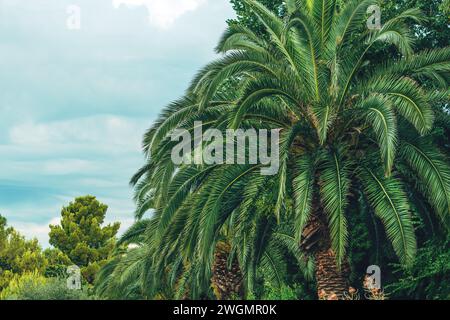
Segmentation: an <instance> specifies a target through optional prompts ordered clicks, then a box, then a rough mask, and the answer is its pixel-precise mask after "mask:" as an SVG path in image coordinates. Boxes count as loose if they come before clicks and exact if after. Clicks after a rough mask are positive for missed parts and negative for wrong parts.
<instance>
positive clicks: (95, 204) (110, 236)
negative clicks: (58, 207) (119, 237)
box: [49, 196, 120, 283]
mask: <svg viewBox="0 0 450 320" xmlns="http://www.w3.org/2000/svg"><path fill="white" fill-rule="evenodd" d="M107 210H108V206H107V205H105V204H102V203H100V202H99V201H98V200H97V199H96V198H95V197H93V196H85V197H79V198H76V199H75V201H74V202H71V203H70V204H69V205H68V206H67V207H63V208H62V211H61V224H60V225H56V226H55V225H50V233H49V237H50V244H51V245H53V246H54V247H56V248H58V249H59V250H61V251H62V252H63V253H64V254H66V255H67V256H68V257H69V259H70V260H71V261H72V262H73V263H74V264H76V265H77V266H79V267H81V268H82V273H83V275H84V277H85V278H86V280H87V281H88V282H90V283H92V282H93V280H94V275H95V273H96V270H97V269H99V268H100V266H101V265H102V264H103V263H104V262H105V261H106V259H108V257H109V254H110V253H111V250H112V249H113V247H114V242H115V236H116V234H117V231H118V230H119V227H120V223H118V222H116V223H114V224H112V225H111V224H109V225H107V226H104V227H102V224H103V223H104V220H105V216H106V211H107ZM93 266H95V268H94V269H95V270H93Z"/></svg>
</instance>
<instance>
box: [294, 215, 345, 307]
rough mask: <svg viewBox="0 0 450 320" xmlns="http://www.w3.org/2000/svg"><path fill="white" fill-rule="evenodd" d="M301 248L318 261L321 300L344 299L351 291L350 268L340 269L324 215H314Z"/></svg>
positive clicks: (307, 227)
mask: <svg viewBox="0 0 450 320" xmlns="http://www.w3.org/2000/svg"><path fill="white" fill-rule="evenodd" d="M300 248H301V250H303V251H304V252H308V253H309V254H310V255H312V256H314V258H315V260H316V281H317V295H318V297H319V298H320V299H327V300H328V299H330V300H332V299H343V298H344V296H345V293H346V292H347V291H348V289H349V285H348V280H347V279H348V274H349V266H348V263H347V262H343V263H342V265H341V266H340V267H338V265H337V262H336V255H335V253H334V252H333V250H332V249H331V241H330V235H329V229H328V226H327V223H326V220H325V219H324V218H323V214H322V215H321V214H318V213H316V214H314V215H313V216H312V217H311V218H310V221H309V222H308V224H307V225H306V227H305V228H304V230H303V232H302V241H301V243H300Z"/></svg>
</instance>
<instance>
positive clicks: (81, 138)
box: [9, 116, 148, 152]
mask: <svg viewBox="0 0 450 320" xmlns="http://www.w3.org/2000/svg"><path fill="white" fill-rule="evenodd" d="M147 125H148V121H141V120H138V119H130V118H125V117H118V116H93V117H84V118H78V119H72V120H63V121H54V122H47V123H35V122H33V121H27V122H24V123H20V124H17V125H16V126H14V127H12V128H11V129H10V131H9V137H10V141H11V143H12V144H13V145H19V146H26V147H29V148H37V147H39V148H40V147H47V148H48V147H51V146H52V145H53V146H54V145H61V144H71V145H76V144H83V145H85V146H86V147H87V146H89V145H91V146H92V145H95V146H96V147H98V148H100V149H101V150H105V149H107V150H109V149H110V148H112V149H115V150H120V151H135V152H136V150H139V148H140V141H141V137H142V134H143V132H144V129H145V127H146V126H147ZM124 149H125V150H124ZM49 151H51V149H49Z"/></svg>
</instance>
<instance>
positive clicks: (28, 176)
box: [0, 0, 233, 246]
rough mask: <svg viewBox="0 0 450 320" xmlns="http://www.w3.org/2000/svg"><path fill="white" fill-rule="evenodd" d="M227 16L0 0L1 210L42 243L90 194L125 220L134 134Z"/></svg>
mask: <svg viewBox="0 0 450 320" xmlns="http://www.w3.org/2000/svg"><path fill="white" fill-rule="evenodd" d="M71 5H75V6H76V7H75V10H74V7H73V6H72V7H71ZM77 8H79V16H80V17H81V20H80V21H81V23H80V29H76V27H77V23H76V17H77V16H78V11H77ZM74 17H75V20H74ZM231 17H233V11H232V9H231V6H230V4H229V3H228V0H95V1H92V0H70V1H66V0H33V1H24V0H0V214H2V215H3V216H5V217H6V218H7V219H8V221H9V223H10V224H11V225H13V226H14V227H16V228H17V229H18V230H20V231H21V232H22V233H23V234H25V235H26V236H27V237H29V238H31V237H37V238H38V239H39V240H40V241H41V243H42V244H43V245H44V246H47V245H48V243H47V241H48V239H47V233H48V224H49V223H55V222H57V219H58V217H59V215H60V210H61V207H62V206H63V205H66V204H67V203H68V202H69V201H70V200H71V199H73V198H74V197H76V196H80V195H86V194H92V195H95V196H97V197H98V198H99V200H100V201H102V202H104V203H106V204H108V205H109V210H108V215H107V220H108V221H117V220H119V221H121V222H122V224H123V227H127V226H129V225H130V224H131V223H132V221H133V210H134V209H133V203H132V201H131V190H130V188H129V186H128V181H129V178H130V176H131V175H132V174H133V173H134V171H135V170H136V169H137V168H138V167H139V166H140V165H141V164H142V163H143V159H142V155H141V152H140V140H141V136H142V134H143V132H144V131H145V129H146V128H147V127H148V126H150V124H151V122H152V120H153V119H155V117H156V116H157V114H158V113H159V111H160V110H161V108H162V107H163V106H164V105H166V104H167V103H168V102H170V101H171V100H174V99H176V98H178V97H179V96H180V95H181V94H182V93H183V91H184V89H185V88H186V86H187V85H188V83H189V81H190V79H191V77H192V76H193V75H194V74H195V72H196V71H197V70H198V69H199V68H200V67H201V66H202V65H204V64H205V63H207V62H208V61H209V60H211V59H212V58H214V52H213V48H214V46H215V44H216V42H217V40H218V38H219V36H220V34H221V32H222V31H223V30H224V28H225V21H226V19H229V18H231ZM74 21H75V22H74ZM74 28H75V29H74Z"/></svg>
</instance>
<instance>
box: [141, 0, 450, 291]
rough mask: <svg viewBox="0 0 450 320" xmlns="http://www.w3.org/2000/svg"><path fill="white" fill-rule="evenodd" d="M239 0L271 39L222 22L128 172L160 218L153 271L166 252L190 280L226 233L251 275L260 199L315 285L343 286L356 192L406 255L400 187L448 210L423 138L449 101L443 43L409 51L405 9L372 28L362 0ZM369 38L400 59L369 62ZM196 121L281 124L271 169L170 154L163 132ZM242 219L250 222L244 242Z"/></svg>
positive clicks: (408, 239) (431, 150)
mask: <svg viewBox="0 0 450 320" xmlns="http://www.w3.org/2000/svg"><path fill="white" fill-rule="evenodd" d="M244 1H245V4H246V5H247V6H249V8H251V10H253V12H254V13H255V15H256V16H257V17H258V18H259V20H260V21H261V23H262V24H263V25H264V27H265V29H266V33H267V34H268V35H270V38H269V39H263V38H261V37H258V36H257V35H255V34H254V33H253V32H252V31H251V30H249V29H248V28H245V27H243V26H241V25H238V24H235V25H232V26H230V27H229V28H228V30H227V31H226V32H225V33H224V35H223V37H222V38H221V40H220V42H219V45H218V47H217V51H218V53H220V54H222V57H220V58H219V59H217V60H216V61H214V62H212V63H210V64H208V65H207V66H206V67H205V68H203V69H202V70H201V71H200V72H199V74H198V75H197V76H196V77H195V79H194V80H193V82H192V84H191V86H190V87H189V90H188V91H187V94H186V96H185V97H184V98H182V99H180V100H179V101H177V102H175V103H173V104H171V105H170V106H168V107H167V108H166V109H165V110H164V111H163V113H162V114H161V116H160V118H159V119H158V120H157V121H156V122H155V124H154V125H153V126H152V127H151V128H150V129H149V131H148V132H147V133H146V135H145V137H144V150H145V153H146V155H147V157H148V158H147V159H148V161H147V163H146V164H145V166H144V167H142V168H141V169H140V170H139V171H138V172H137V173H136V175H135V176H134V177H133V179H132V183H133V184H135V186H136V200H137V204H138V215H142V214H143V213H145V212H146V211H148V210H149V209H154V210H155V215H156V216H157V217H158V221H159V222H158V228H157V229H158V230H157V232H158V235H159V237H158V240H157V243H158V245H157V247H158V249H157V250H156V251H155V252H157V254H156V256H157V257H159V261H156V271H157V272H156V273H155V274H161V273H162V272H163V271H164V270H165V266H166V264H167V263H169V262H170V261H178V263H179V265H180V266H186V265H188V264H189V263H192V265H190V264H189V266H190V268H191V270H194V265H195V270H196V276H195V277H194V278H195V279H196V280H195V283H197V284H202V283H205V281H206V282H209V279H211V270H212V266H213V265H214V262H213V260H214V251H215V245H214V244H217V243H218V241H220V236H221V235H222V234H223V233H224V232H228V235H229V236H230V234H231V235H234V238H235V239H234V241H233V240H232V241H231V243H232V249H231V252H236V256H237V258H238V260H239V264H240V266H241V268H242V269H243V272H244V276H245V277H247V279H252V276H251V273H252V272H253V271H254V268H250V267H248V257H249V256H251V254H250V255H249V251H248V250H247V249H246V248H248V247H251V246H253V245H254V244H255V242H254V241H253V240H255V239H259V240H260V243H261V245H266V240H267V239H265V238H264V234H265V230H264V229H263V230H261V229H259V228H258V224H259V223H260V222H261V221H263V217H264V215H262V214H260V213H258V212H257V210H255V206H254V204H255V203H257V202H258V201H259V200H261V198H264V199H265V200H264V201H267V202H269V203H270V204H271V206H270V208H272V210H271V211H272V212H271V214H272V215H273V217H275V221H276V222H279V223H281V222H284V223H287V224H288V225H290V226H291V227H292V228H293V230H294V231H293V235H294V239H295V242H296V244H297V248H296V249H298V250H301V251H302V252H303V253H307V254H309V255H310V256H311V257H314V260H315V262H316V280H317V289H318V293H320V295H321V296H324V295H325V296H329V295H338V296H342V295H344V293H345V291H346V290H347V288H348V283H347V275H346V271H347V270H348V268H347V263H346V256H347V252H346V250H347V243H348V235H349V232H348V228H347V218H346V215H347V209H348V204H349V199H350V198H351V197H352V195H354V194H357V193H358V192H360V191H363V193H364V195H365V197H364V201H366V202H367V204H368V205H369V206H370V207H371V208H372V210H373V212H374V213H375V215H376V216H377V217H378V218H379V219H380V220H381V222H382V223H383V225H384V226H385V230H386V235H387V237H388V238H389V240H390V241H391V243H392V246H393V249H394V250H395V252H396V254H397V256H398V258H399V260H400V262H401V263H402V264H404V265H405V266H408V265H410V264H411V263H412V261H413V259H414V256H415V253H416V239H415V232H414V223H413V218H412V213H420V212H416V211H418V210H419V209H417V208H416V207H415V206H412V205H411V204H412V203H413V202H414V200H415V199H411V198H409V197H408V195H407V193H406V192H405V190H406V188H412V189H415V190H417V191H418V192H421V193H422V194H423V195H424V196H425V197H426V199H427V201H428V202H429V204H430V205H431V206H432V207H433V209H434V212H435V213H436V215H437V216H438V217H439V218H440V220H441V222H442V225H443V226H444V228H448V226H449V222H450V219H449V213H450V166H449V161H448V158H447V155H444V154H443V153H442V152H441V151H440V150H438V149H437V148H436V147H435V146H433V143H432V141H431V139H430V138H429V137H428V136H427V134H428V133H429V132H430V130H431V129H432V127H433V121H434V112H433V105H434V104H435V103H436V102H438V101H442V100H448V82H449V75H450V49H449V48H444V49H440V50H433V51H425V52H419V53H414V52H413V41H412V39H413V37H412V35H411V31H410V29H409V28H408V24H407V22H409V21H411V22H413V23H420V22H421V19H420V16H421V15H420V12H419V11H418V10H415V9H411V10H407V11H405V12H403V13H402V14H401V15H399V16H397V17H395V18H393V19H391V20H389V21H386V22H385V23H384V25H383V26H382V27H381V29H379V30H368V29H367V27H366V19H367V14H366V12H367V9H368V7H369V6H370V5H372V4H376V2H375V1H372V0H350V1H348V2H346V4H345V5H343V6H341V7H339V6H337V5H336V1H334V0H327V1H326V0H305V1H294V0H290V1H286V2H287V8H288V15H287V17H286V18H285V19H284V20H283V19H280V18H279V17H277V16H276V15H274V14H273V13H272V12H270V11H269V10H268V9H266V8H265V7H264V6H263V5H261V4H260V3H259V2H258V1H255V0H244ZM378 43H385V44H388V45H391V46H393V47H394V48H396V49H397V52H398V56H397V58H396V59H392V58H389V59H387V60H386V61H384V62H374V61H370V60H368V59H367V57H368V56H369V54H370V53H371V52H372V51H373V50H374V49H375V48H376V46H377V44H378ZM195 121H202V122H203V124H204V127H205V129H206V128H212V127H213V128H218V129H221V130H225V129H227V128H234V129H236V128H256V129H258V128H282V131H281V132H282V133H281V138H280V141H279V152H280V170H279V172H278V173H277V174H276V175H275V176H268V177H267V176H261V175H260V174H259V169H260V167H261V165H250V164H249V165H225V164H216V165H197V166H196V165H184V166H181V167H177V166H175V165H174V164H173V163H172V161H171V158H170V156H171V150H172V148H173V147H174V145H175V144H176V143H175V142H173V141H171V139H170V137H169V133H170V132H171V130H173V129H175V128H186V129H188V130H190V131H192V130H193V129H194V125H195V124H194V122H195ZM205 144H207V143H206V142H205ZM248 230H254V231H255V232H254V236H253V238H252V239H251V240H250V237H251V232H248ZM261 237H262V238H261ZM231 238H232V239H233V236H232V237H231ZM250 251H251V250H250ZM268 259H269V258H268ZM269 260H270V259H269ZM154 270H155V269H154ZM250 282H251V281H250ZM247 289H249V290H251V284H247Z"/></svg>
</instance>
